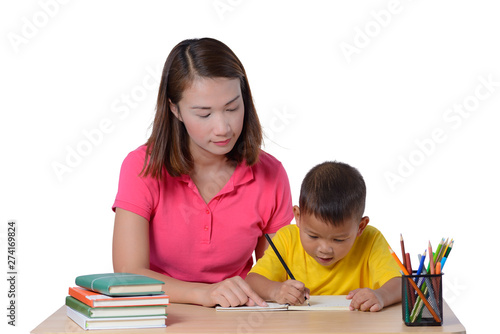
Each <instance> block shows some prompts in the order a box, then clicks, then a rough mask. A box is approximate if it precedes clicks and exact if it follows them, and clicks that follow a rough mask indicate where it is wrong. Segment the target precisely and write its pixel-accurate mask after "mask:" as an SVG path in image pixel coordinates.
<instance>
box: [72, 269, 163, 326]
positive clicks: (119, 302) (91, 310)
mask: <svg viewBox="0 0 500 334" xmlns="http://www.w3.org/2000/svg"><path fill="white" fill-rule="evenodd" d="M75 284H76V285H77V286H76V287H70V288H69V296H67V297H66V308H67V310H66V314H67V315H68V317H69V318H71V320H73V321H74V322H75V323H77V324H78V325H79V326H80V327H82V328H83V329H85V330H89V329H124V328H155V327H166V322H165V321H166V319H167V313H166V312H167V305H168V304H169V297H168V296H167V295H165V294H164V293H163V291H162V285H163V284H164V283H163V282H161V281H159V280H156V279H152V278H149V277H146V276H142V275H136V274H128V273H111V274H94V275H84V276H78V277H77V278H76V280H75Z"/></svg>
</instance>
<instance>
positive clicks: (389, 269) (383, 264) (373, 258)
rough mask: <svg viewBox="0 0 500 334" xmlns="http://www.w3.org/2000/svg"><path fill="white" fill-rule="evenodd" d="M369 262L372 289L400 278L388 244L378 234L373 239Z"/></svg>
mask: <svg viewBox="0 0 500 334" xmlns="http://www.w3.org/2000/svg"><path fill="white" fill-rule="evenodd" d="M369 261H370V277H371V278H372V280H371V281H372V288H373V289H378V288H380V287H381V286H382V285H384V284H385V283H387V281H388V280H390V279H391V278H394V277H400V276H401V273H400V272H399V270H400V269H399V267H398V265H397V263H396V262H395V261H394V258H393V257H392V256H391V253H390V251H389V244H388V243H387V240H386V239H385V238H384V236H383V235H382V233H380V232H379V233H378V234H377V235H376V237H375V240H374V243H373V248H372V251H371V253H370V260H369Z"/></svg>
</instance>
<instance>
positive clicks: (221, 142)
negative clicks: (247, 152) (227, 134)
mask: <svg viewBox="0 0 500 334" xmlns="http://www.w3.org/2000/svg"><path fill="white" fill-rule="evenodd" d="M230 141H231V138H229V139H226V140H222V141H214V142H213V143H214V144H215V145H217V146H226V145H227V144H229V142H230Z"/></svg>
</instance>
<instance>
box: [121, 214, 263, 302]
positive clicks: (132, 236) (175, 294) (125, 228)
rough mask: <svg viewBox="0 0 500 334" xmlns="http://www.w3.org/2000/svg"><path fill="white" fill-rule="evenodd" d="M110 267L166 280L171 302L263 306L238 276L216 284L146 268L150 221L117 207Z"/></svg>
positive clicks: (259, 299) (260, 300)
mask: <svg viewBox="0 0 500 334" xmlns="http://www.w3.org/2000/svg"><path fill="white" fill-rule="evenodd" d="M113 267H114V271H115V272H128V273H134V274H140V275H144V276H148V277H152V278H156V279H158V280H160V281H163V282H165V285H164V286H163V290H164V291H165V292H166V293H167V294H168V295H169V297H170V301H171V302H173V303H188V304H199V305H203V306H215V305H217V304H219V305H221V306H223V307H228V306H237V305H243V304H252V303H256V304H258V305H261V306H265V302H264V301H263V300H262V298H260V297H259V296H258V295H257V294H256V293H255V292H254V291H253V290H252V289H251V288H250V286H249V285H248V284H247V283H246V282H245V281H244V280H243V279H242V278H241V277H239V276H237V277H231V278H229V279H226V280H224V281H222V282H219V283H215V284H204V283H192V282H184V281H180V280H178V279H175V278H172V277H168V276H166V275H163V274H160V273H157V272H155V271H153V270H150V269H149V222H148V221H147V220H146V219H145V218H143V217H141V216H139V215H137V214H135V213H133V212H130V211H127V210H123V209H120V208H116V216H115V227H114V233H113Z"/></svg>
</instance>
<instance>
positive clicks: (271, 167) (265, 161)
mask: <svg viewBox="0 0 500 334" xmlns="http://www.w3.org/2000/svg"><path fill="white" fill-rule="evenodd" d="M252 168H253V169H254V170H263V171H266V172H267V171H269V172H274V173H276V172H277V171H278V170H279V169H283V165H282V164H281V162H280V161H279V160H278V159H276V158H275V157H274V156H272V155H271V154H269V153H267V152H265V151H261V152H260V154H259V161H258V162H257V163H256V164H255V165H253V166H252Z"/></svg>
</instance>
